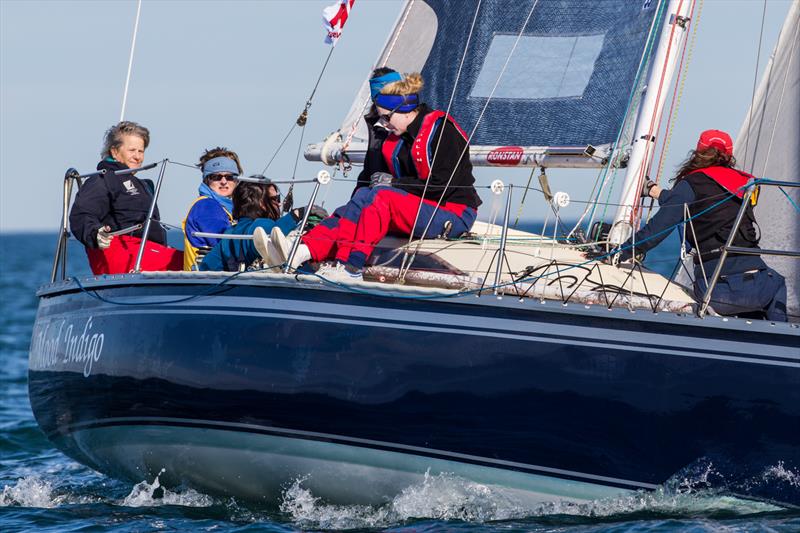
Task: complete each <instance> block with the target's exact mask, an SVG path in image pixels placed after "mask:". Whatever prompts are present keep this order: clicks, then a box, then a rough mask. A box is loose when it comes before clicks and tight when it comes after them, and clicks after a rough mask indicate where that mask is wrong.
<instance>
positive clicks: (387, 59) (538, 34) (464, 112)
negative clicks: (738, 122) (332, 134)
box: [306, 0, 664, 166]
mask: <svg viewBox="0 0 800 533" xmlns="http://www.w3.org/2000/svg"><path fill="white" fill-rule="evenodd" d="M663 5H664V3H663V2H658V1H655V0H641V1H638V2H634V1H631V0H604V1H603V2H597V3H593V4H591V5H589V4H587V3H586V2H585V1H584V0H483V1H482V2H480V3H479V2H477V1H473V2H464V1H458V0H410V1H409V2H408V3H407V4H406V5H405V7H404V9H403V11H402V12H401V15H400V17H399V19H398V22H397V24H396V26H395V29H394V31H393V32H392V34H391V35H390V37H389V40H388V42H387V44H386V47H385V48H384V50H383V51H382V52H381V54H380V56H379V59H378V61H377V63H376V66H389V67H392V68H394V69H396V70H398V71H401V72H412V71H420V72H422V74H423V77H424V78H425V81H426V86H425V88H424V89H423V99H424V100H425V101H426V102H427V103H428V104H430V105H432V106H433V107H436V108H438V109H448V107H449V109H450V111H451V114H452V115H453V116H455V117H456V119H457V120H458V121H459V123H460V124H461V125H462V126H463V127H464V129H465V130H466V131H467V132H473V131H474V136H473V138H472V142H471V152H472V155H473V163H474V164H489V165H491V164H498V165H539V164H542V163H543V157H544V156H545V155H550V156H554V155H555V156H561V157H562V161H560V164H559V162H556V165H557V166H599V165H602V164H603V159H604V156H607V155H608V153H609V152H610V146H611V145H612V144H613V143H614V142H615V140H616V139H617V136H618V133H619V131H620V128H621V126H622V124H623V120H624V118H625V116H626V113H627V111H628V110H629V106H630V105H631V94H632V92H634V91H633V89H634V86H635V84H636V83H637V82H639V81H640V79H639V77H637V73H639V72H642V71H644V69H645V67H646V65H643V64H642V58H643V56H644V55H645V52H646V50H647V44H648V37H649V36H651V35H653V34H654V33H656V32H657V31H658V27H659V26H660V23H661V22H662V21H661V20H660V19H661V18H663V17H662V16H661V14H662V13H663V12H664V10H663V9H661V7H662V6H663ZM476 9H477V13H476ZM657 15H658V16H657ZM526 22H527V23H526ZM523 26H524V27H523ZM462 59H463V66H462ZM451 99H452V104H450V102H451ZM368 105H369V90H368V84H367V82H366V80H365V82H364V84H363V85H362V87H361V90H360V91H359V93H358V95H357V97H356V99H355V101H354V103H353V105H352V107H351V109H350V112H349V113H348V114H347V117H346V118H345V120H344V122H343V124H342V126H341V128H340V130H339V136H340V137H339V138H338V139H337V141H339V144H338V147H339V148H341V145H342V143H344V144H346V145H347V146H346V148H348V154H350V155H351V159H353V158H352V153H353V152H358V150H359V148H362V149H363V145H364V143H365V140H366V138H367V131H366V125H365V124H364V122H363V121H362V120H361V116H362V115H363V113H364V111H365V110H366V109H367V107H368ZM348 140H349V142H347V141H348ZM320 152H321V146H320V145H317V146H314V147H310V149H309V150H308V151H307V153H306V156H307V157H308V158H311V159H322V160H323V161H326V162H330V159H331V158H330V157H325V155H326V154H321V153H320ZM333 159H335V157H334V158H333ZM551 159H555V158H551ZM355 160H357V157H356V158H355ZM570 163H573V164H570ZM556 165H553V166H556Z"/></svg>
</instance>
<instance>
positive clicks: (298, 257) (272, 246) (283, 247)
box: [267, 226, 311, 270]
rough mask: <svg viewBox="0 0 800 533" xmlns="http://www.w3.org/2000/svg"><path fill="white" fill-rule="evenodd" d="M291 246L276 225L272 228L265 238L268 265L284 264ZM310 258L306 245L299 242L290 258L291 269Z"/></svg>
mask: <svg viewBox="0 0 800 533" xmlns="http://www.w3.org/2000/svg"><path fill="white" fill-rule="evenodd" d="M291 249H292V247H291V245H290V244H289V239H287V238H286V235H284V234H283V232H282V231H281V229H280V228H279V227H278V226H275V227H274V228H272V231H271V232H270V234H269V239H268V240H267V260H268V261H269V264H270V265H275V266H280V265H285V264H286V261H287V260H288V259H289V252H290V251H291ZM310 259H311V251H310V250H309V249H308V246H306V245H305V244H301V245H300V246H298V247H297V252H295V254H294V258H293V259H292V264H291V265H290V267H291V269H292V270H294V269H296V268H297V267H299V266H300V265H302V264H303V263H305V262H306V261H309V260H310Z"/></svg>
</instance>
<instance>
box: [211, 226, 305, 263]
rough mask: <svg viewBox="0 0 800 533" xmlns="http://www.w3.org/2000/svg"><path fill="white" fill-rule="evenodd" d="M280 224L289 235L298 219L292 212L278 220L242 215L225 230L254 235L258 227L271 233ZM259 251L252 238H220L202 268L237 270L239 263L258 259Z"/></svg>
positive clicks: (234, 233)
mask: <svg viewBox="0 0 800 533" xmlns="http://www.w3.org/2000/svg"><path fill="white" fill-rule="evenodd" d="M275 226H278V227H279V228H280V229H281V231H282V232H283V233H284V234H285V235H288V234H289V232H290V231H292V230H293V229H294V228H295V227H297V221H295V219H294V217H293V216H292V215H291V214H286V215H283V216H282V217H281V218H279V219H278V220H272V219H271V218H257V219H252V218H247V217H242V218H240V219H239V221H238V222H237V223H236V224H235V225H233V226H231V227H230V228H228V229H227V230H225V233H228V234H232V235H252V234H253V233H254V232H255V231H256V228H259V227H260V228H264V231H266V232H267V234H269V232H270V231H272V228H274V227H275ZM258 257H259V256H258V251H257V250H256V247H255V245H254V244H253V241H251V240H233V239H230V240H228V239H224V240H220V241H219V242H218V243H217V244H216V245H215V246H214V248H212V249H211V251H210V252H208V253H207V254H206V256H205V258H204V259H203V261H202V262H201V263H200V267H199V268H200V270H214V271H221V270H226V271H229V272H235V271H236V270H237V269H238V265H239V263H245V264H247V265H249V264H250V263H252V262H253V261H255V260H256V259H258Z"/></svg>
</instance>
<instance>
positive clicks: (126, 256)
mask: <svg viewBox="0 0 800 533" xmlns="http://www.w3.org/2000/svg"><path fill="white" fill-rule="evenodd" d="M149 145H150V132H149V131H148V130H147V128H145V127H144V126H142V125H140V124H137V123H136V122H130V121H123V122H120V123H119V124H115V125H114V126H112V127H111V128H109V129H108V130H107V131H106V134H105V140H104V142H103V150H102V154H101V156H102V160H101V161H100V162H99V163H98V164H97V170H101V171H104V172H105V173H104V174H103V175H102V176H94V177H92V178H89V179H88V180H86V182H85V183H84V184H83V185H82V186H81V188H80V190H79V191H78V195H77V196H76V197H75V202H74V203H73V204H72V208H71V210H70V213H69V225H70V230H71V231H72V234H73V235H74V236H75V238H76V239H78V240H79V241H80V242H81V243H83V245H84V246H85V247H86V255H87V256H88V257H89V266H90V267H91V269H92V272H93V273H94V274H126V273H128V272H130V271H131V270H132V269H133V268H134V265H135V262H136V257H137V256H138V254H139V248H140V247H141V243H142V238H141V237H142V232H143V229H142V228H139V229H137V230H134V231H132V232H129V233H126V234H124V235H115V232H118V231H120V230H126V229H128V228H131V227H134V226H136V225H138V224H141V225H142V226H144V224H145V219H146V218H147V213H148V211H149V209H150V204H151V203H152V202H153V183H152V182H151V181H150V180H146V179H139V178H137V177H136V175H135V173H132V172H128V173H125V174H117V172H118V171H123V170H129V169H136V168H139V167H141V166H142V162H144V151H145V150H146V149H147V147H148V146H149ZM153 217H154V218H155V219H156V221H155V222H154V223H153V224H151V225H150V231H149V232H148V235H147V245H146V247H145V253H144V254H143V256H142V265H141V268H142V270H181V266H182V264H183V256H182V254H181V252H180V250H176V249H174V248H169V247H167V246H166V244H167V232H166V231H164V228H162V227H161V225H160V224H158V222H157V220H158V219H159V218H160V215H159V212H158V206H156V207H155V210H154V211H153Z"/></svg>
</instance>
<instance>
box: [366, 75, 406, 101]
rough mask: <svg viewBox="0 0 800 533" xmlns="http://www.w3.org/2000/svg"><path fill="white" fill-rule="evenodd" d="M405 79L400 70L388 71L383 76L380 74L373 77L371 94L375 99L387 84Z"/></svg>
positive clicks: (370, 83) (370, 84)
mask: <svg viewBox="0 0 800 533" xmlns="http://www.w3.org/2000/svg"><path fill="white" fill-rule="evenodd" d="M402 79H403V76H402V75H401V74H400V73H399V72H387V73H386V74H384V75H383V76H378V77H377V78H371V79H370V80H369V96H370V98H372V99H373V100H375V97H376V96H378V94H379V93H380V92H381V89H383V88H384V87H385V86H386V85H388V84H390V83H392V82H395V81H400V80H402Z"/></svg>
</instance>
